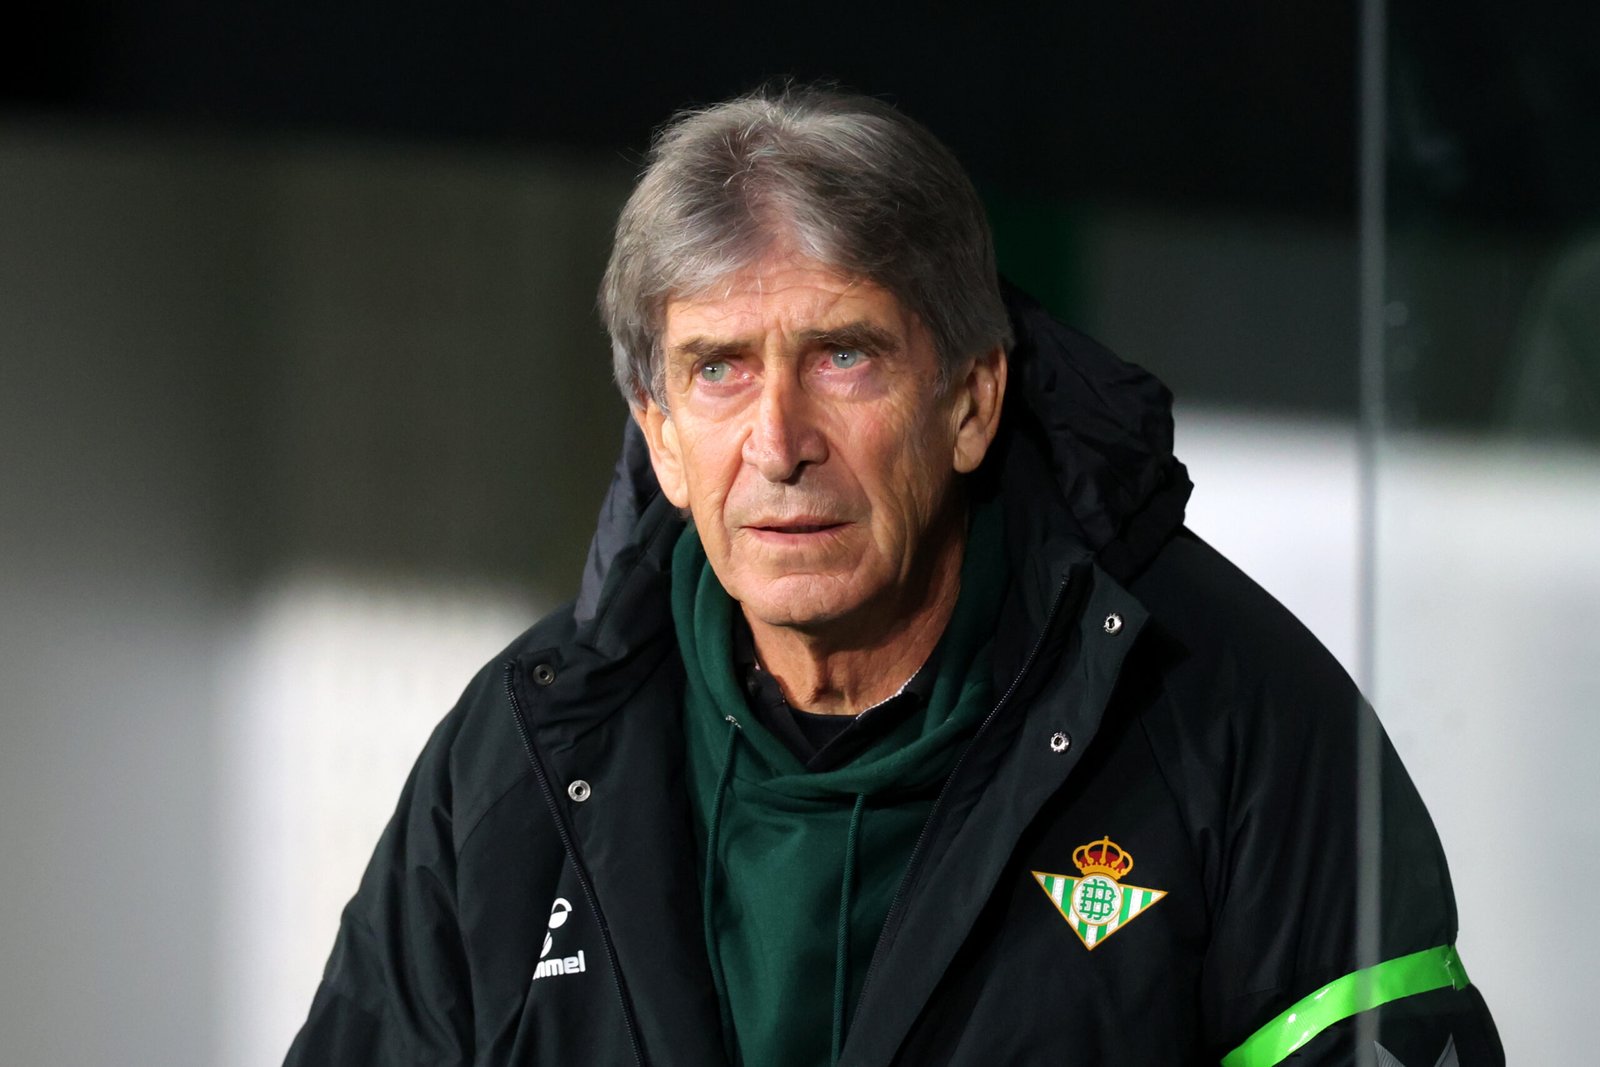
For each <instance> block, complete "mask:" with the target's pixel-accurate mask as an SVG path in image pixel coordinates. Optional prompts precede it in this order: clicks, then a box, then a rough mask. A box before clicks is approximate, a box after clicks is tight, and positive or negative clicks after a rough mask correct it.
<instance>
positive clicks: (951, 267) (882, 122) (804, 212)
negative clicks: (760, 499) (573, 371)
mask: <svg viewBox="0 0 1600 1067" xmlns="http://www.w3.org/2000/svg"><path fill="white" fill-rule="evenodd" d="M783 241H788V242H792V243H793V244H794V246H795V247H796V249H797V250H799V251H800V252H802V253H803V254H805V255H807V256H809V257H811V258H813V259H815V260H817V261H818V262H820V263H822V264H824V265H826V266H827V267H829V268H830V269H833V270H837V271H839V272H840V273H842V274H845V275H848V276H851V277H858V278H864V279H866V280H869V281H872V282H874V283H876V284H878V285H880V286H882V287H883V288H884V289H886V290H888V291H889V292H890V293H892V294H894V296H895V297H896V299H898V300H899V301H900V303H901V304H902V305H903V306H904V307H906V308H907V309H908V310H910V311H911V312H912V313H914V314H915V315H916V316H917V317H918V318H919V319H920V320H921V321H922V323H923V325H924V326H926V327H927V329H928V331H929V333H930V334H931V335H932V337H933V341H934V345H935V347H936V349H937V351H938V353H939V356H940V368H941V377H942V380H943V381H945V382H948V381H949V379H950V377H951V376H952V375H953V374H954V373H956V372H957V371H959V370H960V368H961V367H962V366H963V365H964V363H965V361H966V360H968V359H970V358H971V357H973V356H975V355H977V354H978V353H980V352H983V351H987V350H988V349H990V348H993V347H994V346H995V345H1002V346H1005V347H1007V348H1009V347H1010V345H1011V324H1010V321H1009V320H1008V318H1007V317H1006V311H1005V306H1004V304H1003V303H1002V301H1001V298H1000V289H999V276H998V274H997V273H996V270H995V262H994V243H993V239H992V238H991V236H990V233H989V224H988V220H987V218H986V217H985V215H984V211H983V205H982V203H981V202H980V201H979V200H978V194H977V192H976V191H975V190H974V189H973V187H972V183H971V181H969V180H968V178H967V175H966V173H965V171H963V170H962V169H961V164H960V163H958V162H957V161H956V158H955V156H954V155H952V154H951V152H950V150H949V149H947V148H946V147H945V146H944V145H942V144H940V143H939V141H938V140H937V139H936V138H935V137H934V136H933V134H931V133H929V132H928V131H927V130H926V129H925V128H923V127H922V126H921V125H919V124H918V123H916V122H914V121H912V120H911V119H909V118H907V117H906V116H904V115H902V114H900V112H898V111H896V110H895V109H894V108H893V107H891V106H889V105H888V104H885V103H883V102H882V101H879V100H875V99H872V98H871V97H866V96H855V95H850V94H845V93H840V92H835V91H833V90H830V89H824V88H818V87H813V86H788V87H779V88H772V89H762V90H757V91H756V92H753V93H750V94H748V95H746V96H741V97H738V98H736V99H733V100H729V101H727V102H725V103H721V104H717V105H715V106H712V107H709V108H705V109H703V110H695V111H686V112H682V113H680V114H679V115H677V116H676V117H675V118H674V119H673V120H672V121H671V122H669V123H668V124H667V125H666V126H665V127H664V128H663V129H662V130H661V131H660V132H659V133H657V135H656V137H655V140H654V142H653V143H652V145H651V149H650V154H649V157H648V166H647V167H646V168H645V171H644V173H643V175H641V176H640V178H639V184H638V185H637V186H635V188H634V190H633V194H632V195H631V196H630V197H629V198H628V202H627V204H626V205H625V206H624V207H623V209H622V215H621V217H620V218H618V220H617V231H616V239H615V241H614V242H613V244H612V246H611V260H610V262H609V263H608V264H607V266H606V273H605V278H604V279H603V280H602V282H601V283H600V313H601V316H602V318H603V319H604V320H605V325H606V330H607V331H608V332H609V333H610V335H611V351H612V370H613V373H614V375H615V377H616V380H617V386H618V388H620V389H621V390H622V393H623V396H624V397H626V398H627V400H628V401H629V403H631V404H634V405H639V404H642V403H643V402H644V400H645V398H646V397H647V396H648V397H650V398H653V399H654V400H655V401H656V403H657V404H660V405H662V406H663V407H665V397H664V395H663V381H662V367H661V358H660V356H661V353H660V342H661V334H662V331H663V328H664V320H665V317H666V305H667V302H668V301H669V300H671V299H673V298H675V297H685V296H692V295H696V294H701V293H705V292H706V291H707V290H709V289H711V288H712V287H713V286H714V285H716V283H718V282H719V281H722V280H724V279H725V278H727V276H728V275H730V274H732V273H734V272H735V271H738V270H740V269H741V268H744V267H746V266H749V265H750V264H752V263H754V262H755V261H757V260H758V259H759V258H760V257H761V255H762V254H763V253H764V252H766V251H768V250H769V249H771V248H772V247H773V246H774V245H776V244H778V243H779V242H783Z"/></svg>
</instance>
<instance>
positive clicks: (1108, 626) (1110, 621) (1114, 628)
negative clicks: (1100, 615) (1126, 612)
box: [1101, 611, 1122, 636]
mask: <svg viewBox="0 0 1600 1067" xmlns="http://www.w3.org/2000/svg"><path fill="white" fill-rule="evenodd" d="M1101 625H1102V626H1103V627H1104V628H1105V631H1106V633H1108V634H1111V635H1112V636H1116V635H1117V634H1119V633H1121V632H1122V616H1121V615H1118V614H1117V613H1116V612H1114V611H1113V612H1112V613H1111V614H1110V615H1107V616H1106V621H1105V622H1103V623H1101Z"/></svg>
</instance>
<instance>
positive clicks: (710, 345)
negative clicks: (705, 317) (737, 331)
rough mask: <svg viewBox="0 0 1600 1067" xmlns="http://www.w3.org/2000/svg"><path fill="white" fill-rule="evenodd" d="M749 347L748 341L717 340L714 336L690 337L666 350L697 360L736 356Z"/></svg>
mask: <svg viewBox="0 0 1600 1067" xmlns="http://www.w3.org/2000/svg"><path fill="white" fill-rule="evenodd" d="M749 347H750V342H749V341H742V340H737V339H735V340H718V339H717V338H715V337H691V338H689V339H688V340H687V341H683V342H681V343H679V344H675V345H673V346H672V347H671V348H670V349H669V350H668V351H669V352H670V354H672V355H674V356H684V357H687V358H688V359H691V360H694V361H699V360H703V359H718V358H724V357H727V356H736V355H738V354H739V353H740V352H743V351H744V350H745V349H747V348H749Z"/></svg>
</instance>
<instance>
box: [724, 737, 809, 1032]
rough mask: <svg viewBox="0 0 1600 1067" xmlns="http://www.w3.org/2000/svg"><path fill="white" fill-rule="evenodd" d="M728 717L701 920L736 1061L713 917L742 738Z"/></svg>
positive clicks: (730, 1009)
mask: <svg viewBox="0 0 1600 1067" xmlns="http://www.w3.org/2000/svg"><path fill="white" fill-rule="evenodd" d="M727 721H728V747H727V748H726V749H724V750H723V754H722V773H721V774H720V775H719V776H718V777H717V795H716V799H715V800H713V801H712V803H711V825H710V826H709V827H708V828H707V829H706V875H705V887H704V891H703V892H702V893H701V894H700V901H701V905H700V906H701V909H702V911H701V916H700V919H701V923H700V924H701V925H702V926H703V927H705V931H706V959H707V960H708V961H709V962H710V964H711V984H712V987H713V988H714V989H715V990H716V994H717V1006H718V1007H719V1008H720V1009H721V1011H722V1046H723V1051H724V1052H725V1053H726V1054H727V1057H728V1062H729V1063H734V1062H736V1060H735V1059H734V1054H733V1008H732V1007H731V1006H730V1005H729V1003H728V980H727V978H726V976H724V975H723V973H722V958H721V957H720V956H719V955H718V954H717V935H716V927H715V925H714V924H713V923H712V921H711V917H712V903H713V894H715V892H716V888H717V879H716V873H717V838H718V836H719V834H720V831H721V829H722V798H723V797H725V796H726V795H727V793H728V783H729V782H730V781H732V780H733V750H734V749H735V748H736V747H737V745H738V740H739V720H738V719H735V718H734V717H733V716H732V715H729V716H728V717H727ZM835 1025H836V1026H837V1024H835ZM835 1059H837V1057H835Z"/></svg>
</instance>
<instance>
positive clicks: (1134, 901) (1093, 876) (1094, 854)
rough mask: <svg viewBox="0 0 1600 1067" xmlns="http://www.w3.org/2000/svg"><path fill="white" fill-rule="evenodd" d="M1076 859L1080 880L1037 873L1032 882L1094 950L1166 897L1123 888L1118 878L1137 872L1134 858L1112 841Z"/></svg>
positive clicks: (1089, 847)
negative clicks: (1134, 866) (1134, 867)
mask: <svg viewBox="0 0 1600 1067" xmlns="http://www.w3.org/2000/svg"><path fill="white" fill-rule="evenodd" d="M1072 859H1073V862H1074V863H1076V864H1077V866H1078V869H1079V870H1080V871H1081V872H1082V877H1079V878H1072V877H1069V876H1068V875H1065V874H1050V873H1048V872H1045V871H1034V872H1032V873H1033V880H1034V881H1036V882H1038V883H1039V888H1040V889H1043V890H1044V892H1045V895H1046V896H1048V897H1049V898H1050V902H1051V903H1052V904H1054V905H1055V906H1056V910H1057V911H1059V912H1060V913H1061V917H1062V918H1063V919H1065V920H1067V925H1068V926H1070V927H1072V929H1073V930H1075V931H1076V932H1077V934H1078V938H1079V940H1081V941H1082V942H1083V944H1084V947H1085V948H1087V949H1090V950H1091V951H1092V950H1093V949H1094V947H1095V946H1096V945H1098V944H1100V943H1101V942H1102V941H1104V940H1105V939H1106V938H1108V937H1110V936H1111V935H1112V934H1114V933H1116V932H1117V931H1118V930H1120V929H1122V928H1123V927H1124V926H1126V925H1127V924H1128V923H1130V922H1132V921H1133V920H1134V919H1135V918H1136V917H1137V916H1139V915H1141V914H1143V913H1144V911H1145V910H1146V909H1148V908H1149V907H1150V906H1151V905H1152V904H1154V903H1155V902H1156V901H1158V900H1160V899H1161V898H1162V897H1164V896H1166V895H1167V893H1166V890H1164V889H1146V888H1145V887H1144V886H1139V885H1123V884H1122V882H1121V880H1120V878H1119V877H1118V876H1119V875H1122V874H1126V873H1127V872H1129V871H1131V870H1133V857H1132V856H1131V855H1130V854H1128V853H1127V852H1126V851H1124V850H1123V849H1122V848H1121V847H1119V846H1118V845H1117V843H1116V842H1115V841H1112V840H1111V839H1110V838H1101V839H1100V840H1099V841H1095V842H1093V843H1091V844H1088V845H1084V846H1082V847H1080V848H1078V849H1076V850H1074V851H1073V854H1072Z"/></svg>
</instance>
